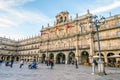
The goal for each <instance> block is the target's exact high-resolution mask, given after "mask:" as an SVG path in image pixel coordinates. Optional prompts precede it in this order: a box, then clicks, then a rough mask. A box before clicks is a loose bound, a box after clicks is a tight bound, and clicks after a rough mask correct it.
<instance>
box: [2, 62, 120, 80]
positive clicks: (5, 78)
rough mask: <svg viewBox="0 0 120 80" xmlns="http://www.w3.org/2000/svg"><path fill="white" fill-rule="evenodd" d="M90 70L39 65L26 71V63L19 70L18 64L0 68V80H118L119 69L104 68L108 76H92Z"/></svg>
mask: <svg viewBox="0 0 120 80" xmlns="http://www.w3.org/2000/svg"><path fill="white" fill-rule="evenodd" d="M91 73H92V68H91V67H89V66H83V65H79V68H78V69H76V68H75V65H63V64H55V66H54V68H53V69H50V66H49V67H48V66H46V65H45V64H39V65H38V69H28V63H26V64H25V65H24V66H23V67H22V68H21V69H20V68H19V64H18V63H14V65H13V68H10V67H6V66H5V65H4V64H2V65H1V66H0V80H120V68H109V67H106V73H107V74H108V75H105V76H99V75H97V69H96V74H95V75H92V74H91Z"/></svg>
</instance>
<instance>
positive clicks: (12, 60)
mask: <svg viewBox="0 0 120 80" xmlns="http://www.w3.org/2000/svg"><path fill="white" fill-rule="evenodd" d="M10 62H11V64H10V67H11V68H12V67H13V63H14V59H11V61H10Z"/></svg>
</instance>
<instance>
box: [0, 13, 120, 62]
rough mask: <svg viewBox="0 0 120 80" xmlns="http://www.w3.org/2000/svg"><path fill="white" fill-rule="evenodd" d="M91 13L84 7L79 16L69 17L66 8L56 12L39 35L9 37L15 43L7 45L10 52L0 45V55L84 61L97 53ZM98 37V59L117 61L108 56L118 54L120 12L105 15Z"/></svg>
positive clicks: (119, 52) (19, 57)
mask: <svg viewBox="0 0 120 80" xmlns="http://www.w3.org/2000/svg"><path fill="white" fill-rule="evenodd" d="M91 16H92V14H91V13H90V12H89V11H88V12H87V13H86V14H85V15H83V16H78V14H76V18H75V19H74V20H73V19H72V17H70V18H69V13H68V12H67V11H66V12H61V13H59V14H58V15H57V16H56V22H55V23H54V25H53V26H50V25H49V24H48V27H44V26H42V29H41V36H37V37H33V38H29V39H25V40H21V41H13V43H14V45H16V46H13V45H11V46H13V47H14V49H13V50H12V51H11V52H10V53H11V54H10V53H9V51H8V52H7V53H6V51H5V50H3V49H2V48H1V50H0V54H1V55H2V56H1V58H3V56H4V55H12V56H13V55H15V56H17V59H18V60H20V59H25V60H26V61H32V60H33V59H36V60H37V61H39V62H45V61H46V60H48V59H53V60H54V61H55V62H56V63H66V64H69V63H72V62H74V61H75V60H77V61H78V63H79V64H88V63H90V62H91V60H90V57H91V56H95V55H98V42H97V35H96V27H95V26H94V25H93V26H92V27H90V26H89V22H90V20H91ZM99 37H100V48H101V55H102V59H103V60H104V61H105V62H110V61H113V60H114V61H117V60H118V59H109V58H108V56H110V55H114V54H119V55H120V44H119V43H120V15H114V16H110V17H108V18H106V22H105V24H102V25H101V26H100V28H99ZM3 41H4V40H3ZM6 44H7V43H6ZM4 45H5V44H4ZM3 51H5V52H3ZM6 57H7V56H6ZM5 59H6V58H5Z"/></svg>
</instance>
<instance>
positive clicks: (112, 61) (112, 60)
mask: <svg viewBox="0 0 120 80" xmlns="http://www.w3.org/2000/svg"><path fill="white" fill-rule="evenodd" d="M112 55H114V53H108V54H107V57H109V56H112ZM115 62H116V59H115V58H108V63H115Z"/></svg>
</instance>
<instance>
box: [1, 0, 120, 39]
mask: <svg viewBox="0 0 120 80" xmlns="http://www.w3.org/2000/svg"><path fill="white" fill-rule="evenodd" d="M87 9H89V10H90V12H91V13H93V14H97V15H103V16H105V17H108V16H109V13H110V12H111V15H115V14H120V0H0V37H7V38H11V39H16V40H17V39H26V38H27V37H32V36H35V35H39V33H40V32H39V31H40V30H41V26H42V25H44V26H47V24H48V23H49V24H50V25H53V24H54V21H55V16H56V15H57V14H58V13H59V12H61V11H68V12H69V16H73V18H74V16H75V15H76V13H78V15H79V16H81V15H83V14H85V13H86V11H87Z"/></svg>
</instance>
